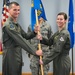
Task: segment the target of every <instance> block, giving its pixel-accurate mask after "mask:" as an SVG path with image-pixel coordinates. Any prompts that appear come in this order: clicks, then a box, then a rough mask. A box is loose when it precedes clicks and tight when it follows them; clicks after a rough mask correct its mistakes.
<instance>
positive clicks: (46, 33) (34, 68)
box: [28, 21, 52, 75]
mask: <svg viewBox="0 0 75 75" xmlns="http://www.w3.org/2000/svg"><path fill="white" fill-rule="evenodd" d="M40 26H41V27H40V29H41V30H40V32H41V34H42V36H43V37H45V38H47V39H49V37H51V35H52V31H51V27H50V25H49V24H48V23H47V22H46V21H45V22H43V23H42V24H41V25H40ZM28 32H31V27H30V26H29V28H28ZM29 41H30V43H31V44H32V45H33V46H34V47H35V48H36V49H38V43H39V41H38V40H37V38H36V37H35V38H33V39H31V40H29ZM41 47H42V51H43V59H44V58H45V56H47V54H48V53H49V46H47V45H44V44H41ZM30 59H31V60H30V69H31V72H32V75H39V72H40V65H39V57H36V56H34V55H31V56H30ZM48 71H49V64H47V65H45V66H44V75H48Z"/></svg>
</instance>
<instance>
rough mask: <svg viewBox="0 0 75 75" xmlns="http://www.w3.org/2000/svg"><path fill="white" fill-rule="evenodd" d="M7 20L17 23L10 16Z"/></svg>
mask: <svg viewBox="0 0 75 75" xmlns="http://www.w3.org/2000/svg"><path fill="white" fill-rule="evenodd" d="M8 20H10V21H12V22H13V24H18V23H17V22H14V21H13V19H12V18H11V17H9V18H8Z"/></svg>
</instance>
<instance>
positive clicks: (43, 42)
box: [40, 37, 53, 46]
mask: <svg viewBox="0 0 75 75" xmlns="http://www.w3.org/2000/svg"><path fill="white" fill-rule="evenodd" d="M42 38H43V39H42V40H41V41H40V42H41V43H42V44H45V45H48V46H51V45H52V44H53V37H50V38H49V39H46V38H44V37H42Z"/></svg>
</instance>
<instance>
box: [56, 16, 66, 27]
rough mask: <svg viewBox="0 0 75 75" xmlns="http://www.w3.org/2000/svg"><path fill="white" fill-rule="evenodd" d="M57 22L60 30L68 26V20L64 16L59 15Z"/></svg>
mask: <svg viewBox="0 0 75 75" xmlns="http://www.w3.org/2000/svg"><path fill="white" fill-rule="evenodd" d="M56 22H57V25H58V27H59V28H62V27H63V26H64V25H65V24H66V20H65V19H64V16H63V15H58V16H57V20H56Z"/></svg>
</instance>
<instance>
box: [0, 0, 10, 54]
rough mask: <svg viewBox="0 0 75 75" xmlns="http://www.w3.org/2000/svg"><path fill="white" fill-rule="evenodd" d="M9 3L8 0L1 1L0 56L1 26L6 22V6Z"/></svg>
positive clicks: (0, 46)
mask: <svg viewBox="0 0 75 75" xmlns="http://www.w3.org/2000/svg"><path fill="white" fill-rule="evenodd" d="M9 3H10V1H9V0H3V8H2V19H1V21H0V22H1V24H0V54H2V26H3V24H4V22H6V20H7V18H8V16H9V12H8V5H9Z"/></svg>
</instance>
